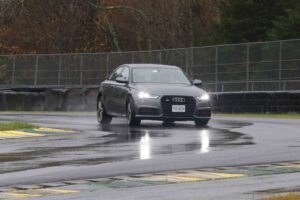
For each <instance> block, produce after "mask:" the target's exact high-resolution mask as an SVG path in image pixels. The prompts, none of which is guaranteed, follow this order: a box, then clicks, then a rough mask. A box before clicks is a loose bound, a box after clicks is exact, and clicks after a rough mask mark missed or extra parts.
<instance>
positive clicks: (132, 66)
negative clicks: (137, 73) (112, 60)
mask: <svg viewBox="0 0 300 200" xmlns="http://www.w3.org/2000/svg"><path fill="white" fill-rule="evenodd" d="M124 65H126V66H128V67H130V68H134V67H157V68H173V69H180V68H179V67H177V66H174V65H162V64H149V63H147V64H143V63H141V64H124Z"/></svg>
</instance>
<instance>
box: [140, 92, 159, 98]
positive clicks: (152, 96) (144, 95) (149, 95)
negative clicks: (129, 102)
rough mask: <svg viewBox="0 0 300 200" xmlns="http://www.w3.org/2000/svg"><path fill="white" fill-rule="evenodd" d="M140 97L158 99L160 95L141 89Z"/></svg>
mask: <svg viewBox="0 0 300 200" xmlns="http://www.w3.org/2000/svg"><path fill="white" fill-rule="evenodd" d="M138 97H139V99H157V98H158V97H159V96H157V95H152V94H149V93H147V92H143V91H141V92H139V94H138Z"/></svg>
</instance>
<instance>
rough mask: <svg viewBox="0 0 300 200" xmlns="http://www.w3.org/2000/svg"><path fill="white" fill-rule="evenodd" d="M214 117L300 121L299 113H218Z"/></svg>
mask: <svg viewBox="0 0 300 200" xmlns="http://www.w3.org/2000/svg"><path fill="white" fill-rule="evenodd" d="M213 116H220V117H255V118H277V119H300V114H298V113H287V114H272V113H265V114H258V113H257V114H255V113H242V114H227V113H216V114H213Z"/></svg>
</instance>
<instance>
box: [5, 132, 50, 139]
mask: <svg viewBox="0 0 300 200" xmlns="http://www.w3.org/2000/svg"><path fill="white" fill-rule="evenodd" d="M42 136H45V135H44V134H38V133H28V132H24V131H0V138H19V137H42Z"/></svg>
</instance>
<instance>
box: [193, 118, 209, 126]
mask: <svg viewBox="0 0 300 200" xmlns="http://www.w3.org/2000/svg"><path fill="white" fill-rule="evenodd" d="M208 121H209V120H208V119H195V125H196V127H202V126H206V125H207V123H208Z"/></svg>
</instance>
